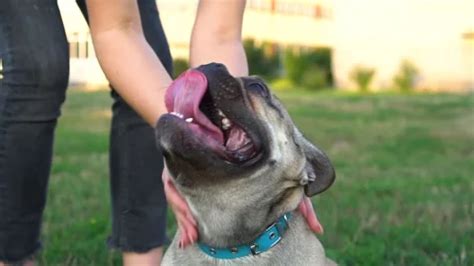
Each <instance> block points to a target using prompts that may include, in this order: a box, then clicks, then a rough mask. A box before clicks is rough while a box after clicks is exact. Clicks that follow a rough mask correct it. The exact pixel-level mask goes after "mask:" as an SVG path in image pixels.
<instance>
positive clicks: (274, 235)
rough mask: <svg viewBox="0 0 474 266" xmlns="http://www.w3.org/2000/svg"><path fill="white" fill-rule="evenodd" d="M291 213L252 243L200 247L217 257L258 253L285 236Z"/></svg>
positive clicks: (226, 257) (281, 218)
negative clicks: (233, 245)
mask: <svg viewBox="0 0 474 266" xmlns="http://www.w3.org/2000/svg"><path fill="white" fill-rule="evenodd" d="M290 218H291V213H289V212H288V213H285V214H284V215H283V216H281V217H280V218H279V219H278V220H277V221H276V222H275V223H273V224H272V225H270V226H269V227H268V228H267V229H266V230H265V232H263V233H262V234H260V235H259V236H258V237H257V238H256V239H255V240H254V241H252V243H251V244H246V245H240V246H237V247H231V248H213V247H210V246H208V245H206V244H203V243H199V244H198V246H199V248H200V249H201V250H202V251H203V252H204V253H206V254H207V255H209V256H211V257H213V258H216V259H224V260H229V259H237V258H241V257H245V256H249V255H258V254H260V253H262V252H265V251H267V250H269V249H271V248H272V247H274V246H275V245H276V244H278V242H280V241H281V239H282V238H283V234H284V233H285V232H286V230H287V229H288V221H289V220H290Z"/></svg>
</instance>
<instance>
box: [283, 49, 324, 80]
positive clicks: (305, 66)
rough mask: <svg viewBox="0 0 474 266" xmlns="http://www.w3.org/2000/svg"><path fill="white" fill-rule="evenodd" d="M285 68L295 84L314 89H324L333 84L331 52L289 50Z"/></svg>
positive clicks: (285, 58) (321, 50) (286, 54)
mask: <svg viewBox="0 0 474 266" xmlns="http://www.w3.org/2000/svg"><path fill="white" fill-rule="evenodd" d="M284 66H285V71H286V75H287V77H288V78H289V79H290V80H291V81H293V82H294V83H295V84H298V85H302V86H307V87H310V88H313V89H322V88H325V87H327V86H329V85H331V84H332V74H331V50H330V49H328V48H316V49H305V50H303V49H300V50H295V49H288V50H287V51H286V52H285V57H284Z"/></svg>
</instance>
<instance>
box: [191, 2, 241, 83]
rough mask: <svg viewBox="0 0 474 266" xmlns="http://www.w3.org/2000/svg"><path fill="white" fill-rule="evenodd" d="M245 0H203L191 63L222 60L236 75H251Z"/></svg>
mask: <svg viewBox="0 0 474 266" xmlns="http://www.w3.org/2000/svg"><path fill="white" fill-rule="evenodd" d="M244 9H245V1H244V0H228V1H215V0H201V1H200V2H199V6H198V9H197V14H196V21H195V22H194V27H193V31H192V37H191V49H190V64H191V67H197V66H199V65H202V64H207V63H211V62H218V63H222V64H224V65H226V67H227V69H228V70H229V72H230V73H231V74H232V75H234V76H247V75H248V65H247V58H246V56H245V50H244V48H243V45H242V20H243V15H244Z"/></svg>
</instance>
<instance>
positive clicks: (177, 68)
mask: <svg viewBox="0 0 474 266" xmlns="http://www.w3.org/2000/svg"><path fill="white" fill-rule="evenodd" d="M188 68H189V62H188V61H187V60H185V59H180V58H177V59H174V60H173V78H177V77H178V76H179V75H181V73H183V72H184V71H186V70H187V69H188Z"/></svg>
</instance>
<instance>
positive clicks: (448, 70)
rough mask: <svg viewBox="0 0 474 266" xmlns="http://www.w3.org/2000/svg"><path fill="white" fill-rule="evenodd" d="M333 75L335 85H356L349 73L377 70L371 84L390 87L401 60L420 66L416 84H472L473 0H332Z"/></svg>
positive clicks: (457, 86)
mask: <svg viewBox="0 0 474 266" xmlns="http://www.w3.org/2000/svg"><path fill="white" fill-rule="evenodd" d="M333 3H334V6H333V10H334V46H333V48H334V58H333V64H334V66H333V67H334V73H335V78H336V81H337V85H338V86H340V87H344V88H347V87H354V85H353V84H352V83H351V82H350V81H349V80H348V75H349V72H350V71H351V70H352V68H353V67H354V66H355V65H358V64H361V65H365V66H368V67H373V68H375V69H376V71H377V73H376V76H375V80H374V81H375V82H374V83H373V87H382V88H383V87H390V86H391V83H392V77H393V75H394V73H395V72H396V71H397V69H398V66H399V63H400V61H401V60H403V59H404V58H406V59H410V60H411V61H412V62H413V63H415V64H416V65H417V66H418V68H419V69H420V70H421V76H420V82H419V84H418V85H419V87H421V88H429V89H434V90H438V89H443V90H455V89H473V88H474V72H473V65H474V42H473V41H472V40H471V41H467V40H465V39H463V38H462V35H463V34H464V33H466V32H469V31H471V32H472V31H474V1H472V0H358V1H351V0H339V1H334V2H333Z"/></svg>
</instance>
